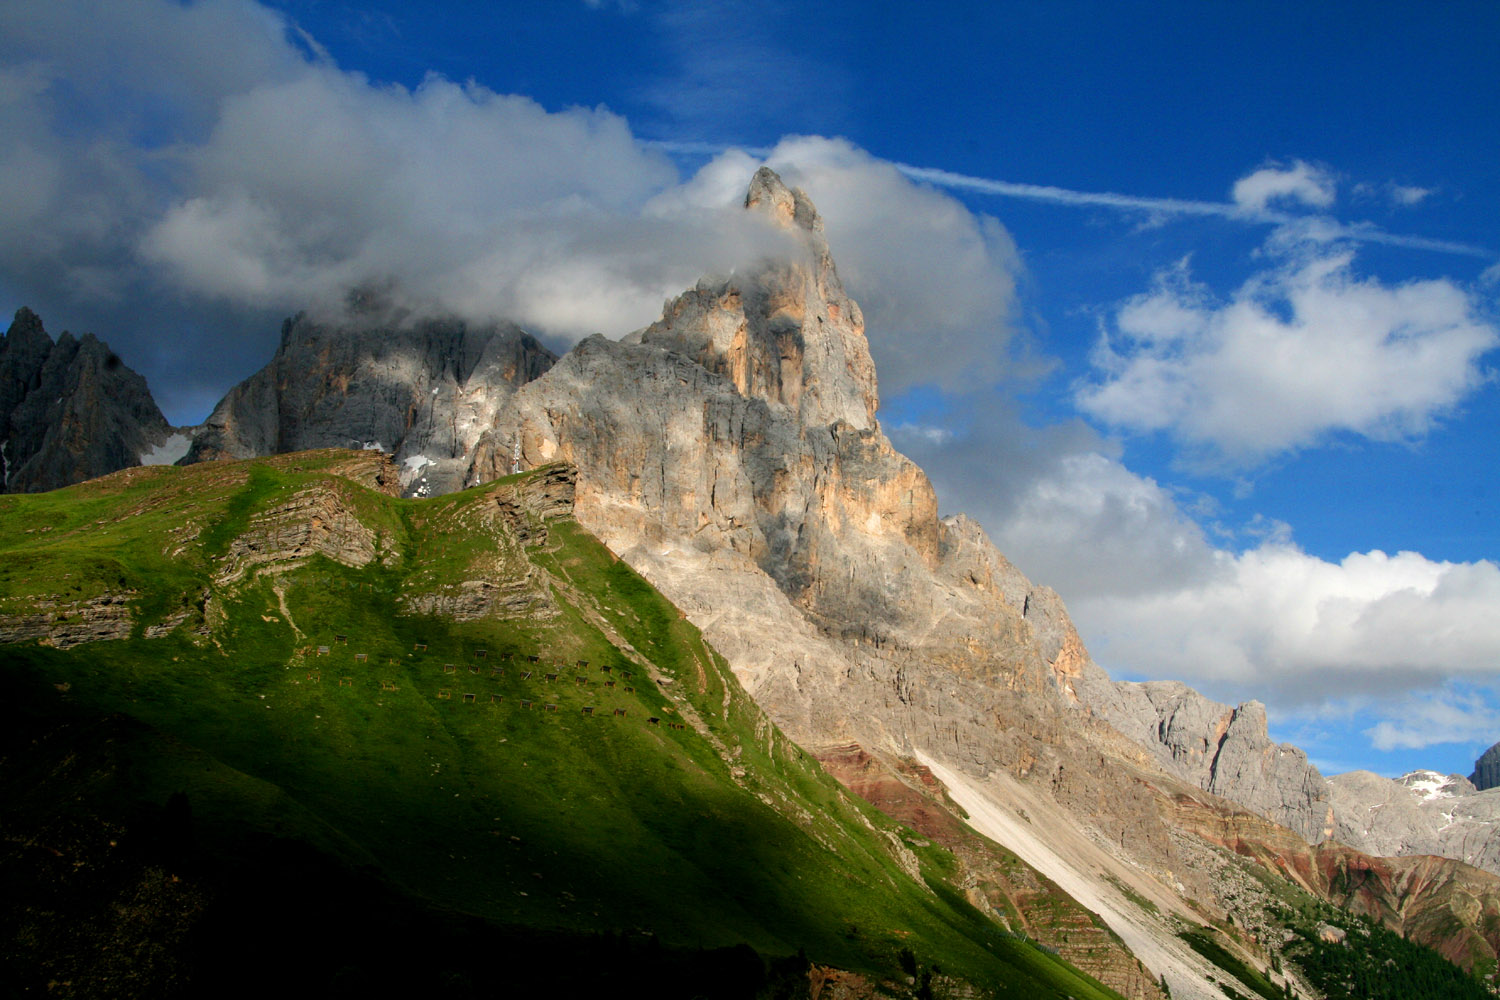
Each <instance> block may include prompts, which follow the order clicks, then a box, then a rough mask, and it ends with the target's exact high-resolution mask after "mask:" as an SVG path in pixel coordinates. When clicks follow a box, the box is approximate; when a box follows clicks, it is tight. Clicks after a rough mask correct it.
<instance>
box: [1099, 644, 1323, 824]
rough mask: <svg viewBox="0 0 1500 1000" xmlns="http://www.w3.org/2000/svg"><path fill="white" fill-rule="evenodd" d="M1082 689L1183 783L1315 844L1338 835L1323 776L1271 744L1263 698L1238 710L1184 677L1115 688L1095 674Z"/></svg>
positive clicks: (1302, 758) (1296, 752)
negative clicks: (1183, 681)
mask: <svg viewBox="0 0 1500 1000" xmlns="http://www.w3.org/2000/svg"><path fill="white" fill-rule="evenodd" d="M1086 669H1089V672H1090V673H1092V672H1093V671H1096V670H1097V669H1098V668H1097V667H1092V665H1090V668H1086ZM1079 686H1080V687H1082V688H1084V689H1085V690H1087V692H1088V694H1089V704H1090V705H1091V706H1092V707H1094V708H1095V709H1096V710H1098V711H1099V712H1100V714H1101V715H1102V716H1103V717H1104V718H1105V719H1106V720H1107V721H1108V722H1109V723H1110V724H1111V725H1113V726H1114V727H1115V728H1116V729H1118V730H1120V731H1121V732H1122V733H1124V734H1125V735H1126V736H1129V737H1131V738H1132V739H1134V740H1136V741H1137V742H1138V743H1140V744H1141V745H1142V746H1145V747H1146V748H1148V749H1149V750H1150V751H1151V753H1152V756H1153V757H1155V758H1156V760H1157V761H1158V762H1159V763H1160V764H1161V765H1162V766H1163V767H1165V768H1166V769H1167V770H1168V771H1170V772H1172V773H1174V774H1177V775H1178V776H1180V777H1181V778H1182V779H1183V780H1185V781H1188V782H1190V783H1191V784H1194V785H1197V786H1198V787H1199V788H1202V789H1203V790H1204V791H1209V792H1213V793H1214V794H1216V795H1222V796H1223V797H1224V798H1226V799H1229V800H1230V801H1233V802H1238V803H1239V804H1240V805H1242V806H1244V807H1245V808H1247V809H1250V810H1252V811H1253V812H1256V813H1259V814H1260V815H1262V816H1265V817H1266V818H1267V819H1270V820H1273V821H1275V822H1277V823H1280V824H1282V825H1283V826H1286V827H1289V828H1291V829H1293V830H1295V831H1297V833H1299V834H1301V835H1302V837H1303V838H1304V839H1306V840H1307V841H1308V842H1309V843H1314V844H1315V843H1317V842H1319V841H1321V840H1323V839H1325V838H1326V837H1328V836H1330V835H1331V834H1333V832H1334V831H1333V823H1334V821H1333V813H1332V810H1331V807H1330V803H1329V801H1328V791H1327V789H1326V788H1325V785H1324V781H1323V776H1322V775H1321V774H1319V773H1318V769H1317V768H1315V767H1313V766H1312V764H1310V763H1308V760H1307V754H1305V753H1303V752H1302V751H1301V750H1300V749H1298V748H1297V747H1294V746H1292V745H1291V744H1289V743H1273V742H1271V738H1270V736H1269V734H1268V733H1267V729H1266V709H1265V706H1264V705H1262V704H1261V703H1260V702H1258V701H1250V702H1246V703H1244V704H1243V705H1240V706H1239V707H1238V708H1230V707H1229V706H1228V705H1222V704H1220V703H1218V702H1216V701H1212V700H1210V699H1208V698H1205V697H1204V696H1203V695H1201V694H1199V693H1198V692H1197V691H1194V690H1193V689H1192V688H1190V687H1188V686H1186V685H1185V684H1180V683H1178V682H1176V681H1148V682H1146V683H1144V684H1136V683H1129V682H1120V683H1118V684H1114V685H1113V686H1112V688H1111V687H1108V686H1106V685H1105V683H1104V682H1102V681H1100V680H1099V679H1098V678H1097V676H1095V677H1092V678H1090V681H1089V682H1087V683H1085V682H1080V684H1079Z"/></svg>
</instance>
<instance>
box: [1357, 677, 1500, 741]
mask: <svg viewBox="0 0 1500 1000" xmlns="http://www.w3.org/2000/svg"><path fill="white" fill-rule="evenodd" d="M1391 716H1392V717H1391V718H1387V719H1382V720H1381V721H1380V722H1378V723H1376V724H1375V725H1373V726H1371V727H1369V728H1368V729H1365V730H1364V734H1365V736H1367V737H1368V738H1369V740H1370V743H1371V745H1372V746H1374V747H1375V749H1377V750H1421V749H1423V748H1424V747H1430V746H1436V745H1438V744H1442V743H1468V744H1477V745H1479V746H1489V745H1490V744H1491V743H1493V742H1494V740H1495V737H1496V735H1497V734H1500V709H1497V708H1496V707H1495V705H1493V704H1492V703H1491V701H1490V699H1488V698H1486V697H1485V696H1484V695H1483V694H1481V693H1480V692H1478V691H1453V690H1443V691H1439V692H1437V693H1436V694H1434V695H1432V696H1429V697H1408V698H1403V699H1400V700H1399V701H1398V702H1397V703H1396V705H1395V706H1394V707H1393V711H1391Z"/></svg>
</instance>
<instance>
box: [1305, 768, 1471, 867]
mask: <svg viewBox="0 0 1500 1000" xmlns="http://www.w3.org/2000/svg"><path fill="white" fill-rule="evenodd" d="M1328 788H1329V791H1330V792H1331V798H1332V804H1333V809H1334V815H1335V817H1336V820H1337V826H1336V829H1335V831H1334V838H1335V839H1337V840H1338V841H1340V842H1341V843H1345V844H1348V845H1349V846H1351V847H1356V848H1358V849H1359V850H1361V851H1366V852H1368V853H1370V854H1378V855H1382V856H1396V855H1410V854H1435V855H1438V856H1440V857H1445V858H1453V859H1454V860H1456V861H1463V862H1466V863H1467V864H1471V865H1474V866H1475V867H1476V868H1484V869H1486V870H1488V871H1491V872H1495V873H1497V874H1500V789H1483V790H1481V789H1477V788H1475V787H1474V786H1473V785H1472V784H1470V783H1469V781H1468V780H1467V779H1465V778H1463V777H1462V776H1460V775H1457V774H1448V775H1442V774H1438V773H1437V772H1436V771H1413V772H1411V773H1410V774H1407V775H1403V776H1402V777H1401V779H1400V780H1399V781H1393V780H1391V779H1390V778H1382V777H1380V776H1379V775H1377V774H1371V773H1370V772H1369V771H1350V772H1349V773H1347V774H1339V775H1335V776H1334V777H1332V778H1330V779H1328Z"/></svg>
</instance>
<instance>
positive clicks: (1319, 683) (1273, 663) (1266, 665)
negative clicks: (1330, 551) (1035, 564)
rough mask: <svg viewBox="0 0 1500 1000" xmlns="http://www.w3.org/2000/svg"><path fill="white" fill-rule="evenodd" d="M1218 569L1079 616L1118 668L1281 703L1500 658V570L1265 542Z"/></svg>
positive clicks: (1430, 677)
mask: <svg viewBox="0 0 1500 1000" xmlns="http://www.w3.org/2000/svg"><path fill="white" fill-rule="evenodd" d="M1213 563H1214V573H1213V574H1212V575H1211V576H1210V577H1209V579H1208V580H1207V581H1206V582H1205V583H1204V584H1202V585H1199V586H1196V587H1190V588H1183V589H1181V590H1179V591H1176V592H1165V593H1157V594H1151V595H1125V596H1117V597H1106V598H1102V599H1098V600H1092V601H1089V602H1088V606H1087V607H1086V608H1083V609H1080V612H1081V617H1083V618H1084V619H1085V620H1086V621H1087V622H1088V623H1089V625H1090V627H1091V628H1092V629H1094V630H1096V631H1097V633H1098V634H1099V635H1100V636H1102V637H1103V641H1102V643H1101V644H1100V648H1099V649H1097V650H1096V655H1100V656H1101V657H1102V658H1104V659H1106V661H1107V662H1111V663H1114V664H1116V665H1118V666H1119V667H1121V668H1124V669H1128V670H1131V671H1136V672H1143V673H1147V674H1152V675H1166V676H1176V677H1184V678H1194V679H1197V680H1198V681H1199V682H1200V683H1207V684H1210V685H1215V686H1222V687H1231V688H1234V689H1238V690H1244V689H1245V688H1246V686H1248V685H1249V684H1250V683H1251V682H1253V683H1254V685H1255V686H1256V688H1257V689H1261V690H1264V691H1266V692H1267V693H1266V694H1265V695H1262V697H1264V698H1265V699H1266V700H1274V701H1277V702H1279V703H1280V704H1282V705H1297V704H1306V703H1310V702H1320V701H1333V700H1336V699H1338V698H1339V697H1341V696H1344V695H1346V694H1347V693H1348V692H1349V691H1351V690H1354V689H1358V690H1360V691H1362V692H1364V693H1365V694H1367V695H1394V694H1401V693H1405V692H1408V691H1411V690H1413V689H1418V688H1428V687H1432V686H1435V685H1437V684H1439V683H1440V682H1441V681H1443V680H1444V679H1447V678H1450V677H1454V676H1460V677H1461V676H1468V677H1471V678H1480V679H1488V678H1490V677H1491V676H1492V675H1493V673H1494V670H1495V667H1496V664H1497V662H1500V623H1497V622H1495V621H1494V616H1493V615H1492V614H1488V613H1487V611H1486V609H1487V608H1493V607H1494V602H1495V601H1496V600H1497V599H1500V567H1497V566H1496V565H1495V564H1494V563H1492V562H1489V561H1479V562H1473V563H1453V562H1442V561H1435V560H1431V559H1428V558H1426V557H1425V556H1422V555H1421V554H1419V553H1415V552H1400V553H1396V554H1395V555H1388V554H1386V553H1384V552H1380V551H1378V550H1377V551H1370V552H1362V553H1351V554H1350V555H1348V556H1346V557H1345V558H1344V559H1343V560H1341V561H1340V562H1337V563H1333V562H1329V561H1326V560H1323V559H1319V558H1317V557H1314V556H1311V555H1308V554H1307V553H1305V552H1303V551H1301V550H1300V549H1298V548H1297V547H1296V546H1294V545H1291V544H1287V543H1284V542H1273V543H1268V544H1264V545H1261V546H1258V547H1256V548H1253V549H1250V550H1248V551H1246V552H1243V553H1240V554H1238V555H1232V554H1229V553H1227V552H1223V551H1219V552H1215V553H1214V554H1213Z"/></svg>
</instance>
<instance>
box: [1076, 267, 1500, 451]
mask: <svg viewBox="0 0 1500 1000" xmlns="http://www.w3.org/2000/svg"><path fill="white" fill-rule="evenodd" d="M1352 258H1353V255H1352V253H1351V252H1349V251H1347V250H1342V249H1333V250H1315V251H1313V252H1311V253H1299V254H1294V255H1291V256H1289V257H1287V258H1284V259H1283V260H1282V261H1281V262H1280V263H1278V264H1277V266H1275V267H1273V268H1272V269H1270V270H1268V271H1266V272H1264V273H1261V274H1259V275H1256V276H1255V277H1253V278H1252V279H1251V280H1250V281H1248V282H1246V283H1245V284H1244V285H1243V286H1242V287H1241V288H1240V289H1239V290H1237V291H1236V292H1235V293H1234V294H1233V295H1232V296H1231V297H1230V298H1229V300H1228V301H1224V302H1219V301H1215V299H1214V297H1213V296H1212V294H1211V293H1210V292H1209V291H1208V289H1206V288H1205V287H1204V286H1202V285H1198V284H1195V283H1194V282H1193V281H1191V280H1190V277H1189V274H1188V270H1187V265H1186V263H1185V262H1184V263H1183V264H1181V265H1179V266H1178V267H1176V268H1174V269H1171V270H1168V271H1166V272H1163V273H1161V274H1160V275H1158V279H1157V283H1156V287H1155V288H1154V289H1153V290H1152V291H1150V292H1148V293H1145V294H1143V295H1139V296H1136V297H1135V298H1132V299H1130V300H1128V301H1126V302H1125V303H1124V304H1123V305H1122V306H1121V307H1120V308H1119V310H1118V311H1117V313H1116V315H1115V317H1114V324H1113V331H1112V332H1111V334H1110V335H1109V336H1107V337H1106V338H1105V339H1104V340H1102V341H1101V344H1100V345H1099V347H1098V349H1097V350H1096V351H1095V354H1094V357H1093V362H1094V365H1095V367H1096V370H1097V371H1098V373H1099V378H1098V379H1097V380H1096V381H1091V382H1085V383H1083V384H1080V385H1079V386H1078V387H1077V389H1076V392H1075V400H1076V402H1077V404H1078V406H1079V407H1080V408H1081V409H1082V410H1083V411H1084V412H1086V413H1088V414H1090V415H1091V416H1094V417H1096V418H1098V419H1099V420H1102V421H1104V422H1105V423H1107V424H1110V425H1112V426H1114V427H1118V428H1121V429H1124V430H1130V431H1139V432H1151V431H1166V432H1168V433H1170V434H1171V435H1172V436H1173V437H1174V438H1176V439H1177V440H1178V441H1179V442H1180V443H1181V444H1183V445H1185V446H1187V448H1188V449H1189V450H1190V451H1193V452H1195V454H1194V455H1193V458H1194V459H1195V460H1198V461H1207V462H1210V463H1216V464H1225V465H1230V466H1234V465H1239V466H1243V465H1251V464H1254V463H1257V462H1259V461H1262V460H1264V459H1265V458H1267V457H1269V456H1271V455H1274V454H1277V453H1279V452H1284V451H1287V450H1292V449H1296V448H1301V447H1305V446H1308V445H1311V444H1313V443H1315V442H1317V441H1318V440H1319V439H1321V438H1323V437H1324V436H1326V435H1327V434H1329V433H1333V432H1339V431H1344V432H1352V433H1356V434H1360V435H1364V436H1366V437H1370V438H1375V439H1382V440H1390V439H1401V438H1409V437H1414V436H1418V435H1421V434H1423V433H1425V432H1426V431H1428V430H1429V429H1430V428H1431V427H1432V426H1433V425H1434V424H1435V423H1436V422H1437V421H1438V420H1439V419H1440V418H1441V417H1442V416H1443V414H1445V413H1446V412H1448V411H1449V410H1451V409H1452V408H1453V407H1454V406H1456V405H1457V404H1458V403H1459V402H1460V401H1461V400H1462V399H1463V398H1464V397H1465V396H1466V395H1467V394H1468V393H1469V392H1471V391H1472V390H1473V389H1474V388H1476V387H1477V386H1479V385H1480V384H1481V383H1482V382H1483V381H1484V380H1485V378H1486V375H1485V373H1484V371H1483V370H1482V368H1481V367H1480V359H1481V357H1482V356H1483V355H1484V354H1485V353H1486V352H1488V351H1490V350H1492V349H1494V348H1495V347H1496V346H1497V345H1500V332H1497V330H1496V329H1495V327H1494V325H1493V324H1491V323H1490V322H1488V321H1487V320H1486V319H1484V318H1482V315H1481V311H1480V309H1479V307H1478V304H1477V303H1476V301H1475V300H1474V299H1473V298H1472V297H1471V296H1470V295H1469V293H1468V292H1466V291H1465V290H1464V289H1463V288H1461V287H1459V286H1458V285H1456V284H1454V283H1453V282H1451V281H1448V280H1445V279H1435V280H1425V281H1410V282H1406V283H1404V284H1400V285H1387V284H1384V283H1382V282H1380V281H1378V280H1376V279H1372V278H1371V279H1361V278H1359V277H1357V276H1356V275H1355V274H1354V271H1353V267H1352Z"/></svg>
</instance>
